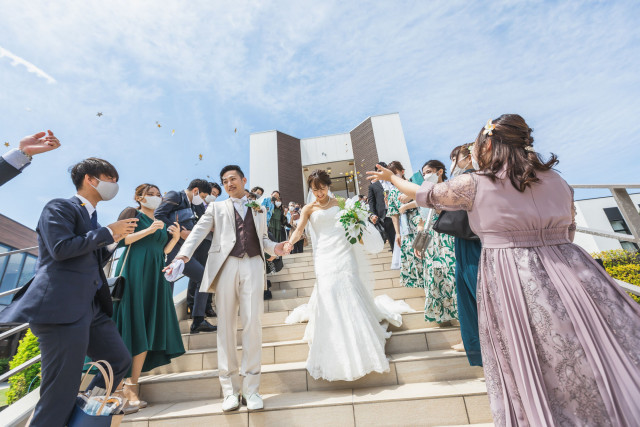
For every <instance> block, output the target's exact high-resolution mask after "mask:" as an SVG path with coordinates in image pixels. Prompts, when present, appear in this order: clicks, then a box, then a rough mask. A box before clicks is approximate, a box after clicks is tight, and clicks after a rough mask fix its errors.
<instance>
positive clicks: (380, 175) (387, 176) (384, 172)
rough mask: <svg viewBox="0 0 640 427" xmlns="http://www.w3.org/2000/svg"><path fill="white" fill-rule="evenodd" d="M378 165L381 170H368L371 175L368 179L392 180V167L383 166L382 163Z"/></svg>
mask: <svg viewBox="0 0 640 427" xmlns="http://www.w3.org/2000/svg"><path fill="white" fill-rule="evenodd" d="M376 167H377V168H378V170H379V171H380V172H376V171H369V172H367V175H369V176H368V177H367V179H368V180H369V181H371V182H378V181H389V182H391V177H392V176H393V172H391V169H387V168H383V167H382V166H380V165H376Z"/></svg>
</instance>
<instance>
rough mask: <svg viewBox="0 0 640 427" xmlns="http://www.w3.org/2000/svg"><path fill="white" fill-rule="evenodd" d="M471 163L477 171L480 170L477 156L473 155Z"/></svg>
mask: <svg viewBox="0 0 640 427" xmlns="http://www.w3.org/2000/svg"><path fill="white" fill-rule="evenodd" d="M471 165H472V166H473V168H474V169H475V170H477V171H479V170H480V163H478V161H477V160H476V158H475V157H471Z"/></svg>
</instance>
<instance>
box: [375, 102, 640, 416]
mask: <svg viewBox="0 0 640 427" xmlns="http://www.w3.org/2000/svg"><path fill="white" fill-rule="evenodd" d="M531 131H532V130H531V129H530V128H529V126H528V125H527V124H526V123H525V121H524V119H523V118H522V117H520V116H518V115H515V114H506V115H502V116H500V117H499V118H498V119H496V120H493V121H489V122H488V123H487V125H486V126H485V128H483V129H482V130H481V131H480V133H479V135H478V138H477V139H476V142H475V144H474V147H473V150H472V156H473V160H474V163H476V169H477V170H479V171H481V172H477V173H474V174H465V175H461V176H458V177H456V178H455V179H453V180H451V181H449V182H445V183H442V184H435V185H434V184H432V183H425V184H423V185H422V187H418V186H417V185H415V184H412V183H409V182H406V181H402V180H400V179H396V178H395V177H393V174H392V173H391V172H390V171H388V170H384V169H383V170H381V172H378V173H376V172H368V174H370V175H372V177H371V178H370V179H372V180H374V181H375V180H389V181H391V182H392V183H393V184H394V185H396V186H397V187H398V188H399V189H400V190H401V191H402V192H403V193H405V194H407V195H408V196H410V197H414V198H415V199H416V201H417V202H418V205H419V206H425V207H430V208H435V209H444V210H459V209H464V210H467V211H468V213H469V223H470V225H471V229H472V230H473V231H474V232H475V233H476V234H477V235H478V236H480V239H481V241H482V255H481V259H480V270H479V273H478V289H477V296H478V315H479V328H480V342H481V348H482V359H483V362H484V369H485V376H486V381H487V391H488V394H489V399H490V402H491V409H492V412H493V417H494V422H495V423H496V425H499V426H505V425H509V426H511V425H518V426H523V425H524V426H527V425H531V426H536V427H537V426H551V425H571V426H573V425H594V426H596V425H597V426H609V425H610V426H631V425H638V420H640V405H639V404H638V402H637V400H638V396H640V305H638V304H637V303H636V302H634V301H633V300H632V299H631V298H630V297H629V296H628V295H627V294H626V293H625V292H624V291H623V290H622V289H621V288H620V287H619V286H618V285H617V284H616V283H615V281H614V280H613V279H612V278H611V277H610V276H609V275H607V273H606V272H605V271H604V270H603V269H601V268H600V266H598V264H596V262H595V261H594V260H593V259H592V258H591V256H589V254H588V253H587V252H585V251H584V250H583V249H582V248H580V247H579V246H576V245H574V244H573V243H571V242H572V240H573V235H574V233H575V222H574V209H573V192H572V189H571V188H570V187H569V185H567V183H566V182H565V181H564V180H563V179H562V178H561V177H560V175H558V173H556V172H555V171H553V170H552V169H551V167H553V166H555V164H556V163H557V159H556V158H555V156H552V158H551V160H549V161H547V162H544V161H542V160H541V159H540V157H539V156H538V154H537V153H536V152H535V151H534V150H533V147H532V143H533V138H532V137H531Z"/></svg>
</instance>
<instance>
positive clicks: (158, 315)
mask: <svg viewBox="0 0 640 427" xmlns="http://www.w3.org/2000/svg"><path fill="white" fill-rule="evenodd" d="M135 201H136V202H138V210H137V211H136V210H134V209H133V208H128V209H126V210H125V211H124V212H123V213H122V214H121V217H122V216H134V215H135V216H136V217H137V218H138V219H139V221H138V226H137V227H136V230H135V232H134V233H133V234H130V235H128V236H127V237H125V238H124V239H123V240H122V241H121V243H120V245H124V246H125V247H126V249H125V251H124V252H123V254H122V256H121V257H120V260H119V261H118V265H117V267H116V275H121V276H123V277H124V278H125V280H126V282H125V287H124V289H125V290H124V295H123V296H122V299H121V300H120V301H116V302H114V304H113V320H114V321H115V322H116V325H117V326H118V330H119V331H120V335H121V336H122V340H123V341H124V343H125V345H126V346H127V348H128V349H129V351H130V352H131V355H132V356H133V363H132V366H131V370H130V374H129V378H128V379H127V380H126V381H125V383H124V394H125V397H126V398H127V399H128V400H129V404H130V405H132V406H138V407H139V408H144V407H145V406H147V405H146V402H144V401H141V400H140V398H139V396H138V392H139V388H138V378H139V377H140V373H141V372H147V371H150V370H152V369H153V368H156V367H158V366H163V365H167V364H169V363H171V359H172V358H174V357H178V356H180V355H182V354H184V352H185V351H184V346H183V344H182V336H181V334H180V325H179V323H178V317H177V315H176V310H175V306H174V303H173V293H172V291H171V285H170V284H169V282H167V280H166V279H165V278H164V275H163V274H162V269H163V268H164V265H165V262H164V260H165V254H168V253H169V252H171V250H172V249H173V247H174V246H175V244H176V243H177V242H178V240H179V239H180V226H179V225H178V223H175V226H170V227H169V228H168V229H167V228H166V226H165V224H164V223H163V222H162V221H160V220H157V219H155V218H154V215H153V212H154V210H155V209H156V208H157V207H158V205H159V204H160V202H161V201H162V198H161V196H160V190H159V189H158V187H156V186H155V185H151V184H142V185H140V186H138V188H136V191H135ZM169 233H170V234H171V240H169ZM123 265H124V267H123Z"/></svg>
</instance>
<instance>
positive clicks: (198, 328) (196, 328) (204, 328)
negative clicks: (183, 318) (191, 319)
mask: <svg viewBox="0 0 640 427" xmlns="http://www.w3.org/2000/svg"><path fill="white" fill-rule="evenodd" d="M217 330H218V327H217V326H213V325H212V324H211V323H209V322H207V321H206V320H203V321H202V322H200V323H198V324H195V323H192V324H191V333H192V334H198V333H200V332H215V331H217Z"/></svg>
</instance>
